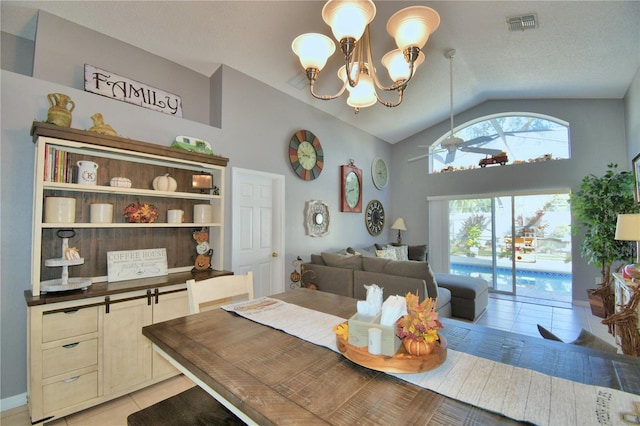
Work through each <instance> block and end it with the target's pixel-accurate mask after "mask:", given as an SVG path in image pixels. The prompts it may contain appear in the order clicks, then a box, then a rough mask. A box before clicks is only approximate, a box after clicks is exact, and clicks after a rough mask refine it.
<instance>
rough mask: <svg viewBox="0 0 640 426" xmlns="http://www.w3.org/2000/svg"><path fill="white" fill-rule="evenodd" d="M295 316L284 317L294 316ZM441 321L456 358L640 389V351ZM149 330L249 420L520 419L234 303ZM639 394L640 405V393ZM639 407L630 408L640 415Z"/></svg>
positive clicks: (348, 306) (342, 305) (336, 301)
mask: <svg viewBox="0 0 640 426" xmlns="http://www.w3.org/2000/svg"><path fill="white" fill-rule="evenodd" d="M269 298H270V299H275V300H279V301H283V302H286V303H287V304H292V305H296V306H297V307H302V308H306V309H308V310H310V312H311V311H315V312H320V313H324V314H330V315H334V316H336V317H339V318H342V319H345V321H346V319H347V318H349V317H351V316H352V315H353V314H354V313H355V312H356V309H357V300H356V299H353V298H349V297H344V296H340V295H336V294H332V293H326V292H322V291H317V290H310V289H306V288H300V289H295V290H290V291H286V292H284V293H280V294H276V295H272V296H269ZM295 320H296V318H282V321H284V322H285V323H292V324H293V323H295ZM441 321H442V323H443V325H444V328H443V329H441V330H440V332H441V334H442V335H443V336H444V337H445V338H446V341H447V345H448V347H447V350H448V351H449V356H450V357H452V356H453V354H454V353H456V352H458V353H461V354H469V355H470V356H473V357H474V359H479V360H481V362H483V363H494V364H492V365H496V366H498V367H497V368H496V371H499V370H500V369H501V368H500V366H504V367H505V368H506V367H509V368H517V369H524V370H523V371H527V372H528V371H533V372H538V373H541V374H542V375H544V377H547V375H548V376H552V377H554V378H560V379H562V381H561V383H565V382H566V383H573V382H577V383H582V384H585V385H593V386H598V387H602V389H607V390H610V392H616V391H621V392H624V394H625V395H627V396H628V395H629V394H630V395H631V396H634V395H640V360H639V359H638V358H635V357H629V356H626V355H619V354H615V353H611V352H606V351H601V350H596V349H590V348H585V347H580V346H577V345H570V344H565V343H562V342H557V341H550V340H544V339H542V338H537V337H533V336H525V335H521V334H516V333H511V332H507V331H502V330H497V329H492V328H488V327H484V326H480V325H475V324H473V323H470V322H466V321H460V320H456V319H450V318H441ZM142 334H143V335H144V336H146V337H147V338H148V339H149V340H150V341H151V342H152V344H153V348H154V350H156V351H158V352H159V353H160V354H161V355H162V356H164V357H165V358H166V359H168V360H169V362H171V363H172V364H173V365H174V366H175V367H176V368H177V369H178V370H179V371H181V372H182V373H184V374H185V375H186V376H187V377H189V378H190V379H192V380H193V381H194V382H195V383H196V384H197V385H198V386H200V387H201V388H203V389H204V390H206V391H207V392H208V393H209V394H210V395H211V396H212V397H214V398H215V399H217V400H218V401H219V402H221V403H222V404H223V405H225V406H226V407H227V408H228V409H229V410H231V411H232V412H233V413H234V414H236V415H237V416H238V417H239V418H240V419H241V420H243V421H244V422H245V423H247V424H259V425H271V424H273V425H287V424H296V425H298V424H305V425H313V424H332V425H354V424H385V425H388V424H402V425H409V424H420V425H426V424H447V425H448V424H482V425H492V424H507V425H508V424H519V423H520V422H519V421H517V420H514V419H512V418H510V417H507V416H505V415H502V414H500V413H499V412H496V411H494V410H489V409H484V408H481V407H479V406H476V405H474V404H470V403H467V402H464V401H462V400H458V399H456V398H453V397H450V396H447V395H444V394H442V393H439V392H436V391H433V390H429V389H427V388H425V387H422V386H419V385H416V384H414V383H412V382H411V381H407V380H405V379H404V378H403V375H402V374H387V373H385V372H381V371H377V370H373V369H370V368H367V367H364V366H361V365H358V364H356V363H354V362H351V361H350V360H348V359H347V358H346V357H344V356H343V355H342V354H341V353H340V352H336V351H334V350H331V349H329V348H327V347H325V346H322V345H318V344H314V343H312V342H310V341H307V340H304V339H301V338H299V337H297V336H295V335H292V334H290V333H287V332H283V331H282V330H280V329H277V328H274V327H270V326H268V325H264V324H260V323H259V322H256V321H252V320H250V319H248V318H247V317H244V316H242V315H238V313H236V312H233V311H231V312H230V311H228V310H224V309H214V310H210V311H205V312H201V313H198V314H193V315H188V316H185V317H181V318H176V319H173V320H169V321H165V322H160V323H157V324H153V325H149V326H146V327H143V329H142ZM496 363H497V364H496ZM477 365H478V366H480V365H481V364H480V363H478V364H477ZM482 365H485V364H482ZM478 368H479V367H478ZM519 371H520V370H519ZM554 380H555V379H554ZM554 383H555V382H554ZM516 389H517V388H516ZM599 389H600V388H599ZM635 399H636V400H637V401H638V403H637V404H638V405H637V406H636V409H638V410H640V396H639V397H638V398H635ZM630 408H631V409H630V410H629V413H625V415H626V414H629V415H633V413H634V412H633V407H630ZM636 414H637V415H638V416H640V412H637V413H636ZM534 423H535V422H534ZM543 423H544V422H543Z"/></svg>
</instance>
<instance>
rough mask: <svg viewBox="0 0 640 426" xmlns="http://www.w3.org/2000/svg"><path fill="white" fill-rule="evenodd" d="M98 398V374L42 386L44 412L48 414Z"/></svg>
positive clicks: (94, 373)
mask: <svg viewBox="0 0 640 426" xmlns="http://www.w3.org/2000/svg"><path fill="white" fill-rule="evenodd" d="M97 396H98V372H97V371H94V372H91V373H87V374H82V375H80V376H75V377H70V378H68V379H65V380H61V381H59V382H55V383H51V384H49V385H46V386H44V389H43V406H44V412H45V413H49V412H51V411H53V410H59V409H61V408H64V407H69V406H71V405H74V404H78V403H80V402H82V401H87V400H89V399H92V398H96V397H97Z"/></svg>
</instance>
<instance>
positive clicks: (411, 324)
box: [396, 293, 444, 356]
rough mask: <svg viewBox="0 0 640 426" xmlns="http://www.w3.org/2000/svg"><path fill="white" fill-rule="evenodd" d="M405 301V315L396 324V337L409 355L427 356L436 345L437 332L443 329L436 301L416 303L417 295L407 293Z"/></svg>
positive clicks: (427, 299)
mask: <svg viewBox="0 0 640 426" xmlns="http://www.w3.org/2000/svg"><path fill="white" fill-rule="evenodd" d="M405 301H406V303H407V314H406V315H404V316H402V317H400V318H399V319H398V321H397V322H396V325H397V328H398V331H397V332H396V336H398V337H399V338H400V339H402V345H403V346H404V348H405V350H406V351H407V352H408V353H409V354H411V355H417V356H420V355H427V354H429V353H431V352H432V351H433V349H434V348H435V346H436V345H437V344H438V342H439V340H440V336H439V335H438V330H440V329H441V328H443V327H444V326H443V325H442V323H441V322H440V320H439V319H438V313H437V312H436V307H437V306H438V299H435V300H434V299H432V298H426V299H424V300H423V301H422V303H418V296H417V295H415V294H412V293H407V295H406V296H405Z"/></svg>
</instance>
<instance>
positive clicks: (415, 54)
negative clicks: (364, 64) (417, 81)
mask: <svg viewBox="0 0 640 426" xmlns="http://www.w3.org/2000/svg"><path fill="white" fill-rule="evenodd" d="M365 34H366V35H367V42H368V43H367V44H366V49H367V61H368V63H369V64H373V63H374V62H373V54H372V53H371V38H370V35H369V26H368V25H367V27H366V29H365ZM409 49H413V50H412V51H411V54H412V56H411V59H410V60H409V61H408V62H409V78H408V79H406V80H398V81H396V82H395V83H393V84H391V85H390V86H385V85H384V84H382V83H381V82H380V79H379V78H378V73H377V72H376V71H375V69H374V70H373V72H372V73H371V72H370V73H369V74H373V82H374V83H375V85H376V87H377V88H378V89H380V90H383V91H385V92H391V91H395V90H399V89H402V90H404V89H405V88H406V87H407V84H408V83H409V81H411V78H412V77H413V68H414V64H415V59H414V58H417V57H418V54H419V53H420V49H419V48H417V47H414V48H408V49H407V50H409ZM415 49H417V52H416V51H415ZM409 57H410V56H409V53H408V52H407V53H405V58H407V59H408V58H409ZM398 105H399V104H398ZM393 106H397V105H393Z"/></svg>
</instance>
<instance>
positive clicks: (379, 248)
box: [373, 243, 384, 250]
mask: <svg viewBox="0 0 640 426" xmlns="http://www.w3.org/2000/svg"><path fill="white" fill-rule="evenodd" d="M373 245H374V246H375V247H376V250H384V247H383V246H381V245H380V244H378V243H374V244H373Z"/></svg>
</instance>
